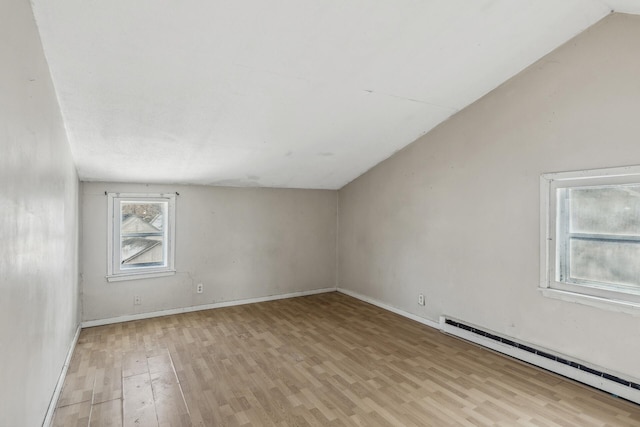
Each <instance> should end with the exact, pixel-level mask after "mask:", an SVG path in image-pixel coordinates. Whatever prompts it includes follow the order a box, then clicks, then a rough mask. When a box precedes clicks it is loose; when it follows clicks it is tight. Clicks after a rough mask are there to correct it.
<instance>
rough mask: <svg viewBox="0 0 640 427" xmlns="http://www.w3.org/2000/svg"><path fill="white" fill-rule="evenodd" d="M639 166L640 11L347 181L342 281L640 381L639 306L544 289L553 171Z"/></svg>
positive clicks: (429, 314) (604, 25)
mask: <svg viewBox="0 0 640 427" xmlns="http://www.w3.org/2000/svg"><path fill="white" fill-rule="evenodd" d="M469 73H473V70H469ZM631 164H640V16H631V15H619V14H615V15H611V16H609V17H607V18H605V19H604V20H603V21H601V22H600V23H598V24H596V25H595V26H594V27H592V28H591V29H590V30H588V31H586V32H585V33H583V34H581V35H580V36H578V37H577V38H575V39H574V40H571V41H570V42H568V43H567V44H566V45H564V46H563V47H561V48H559V49H558V50H556V51H554V52H553V53H551V54H549V55H548V56H546V57H544V58H543V59H541V60H540V61H538V62H537V63H535V64H534V65H532V66H531V67H529V68H528V69H527V70H525V71H524V72H522V73H521V74H519V75H518V76H516V77H515V78H513V79H512V80H510V81H508V82H507V83H505V84H504V85H502V86H501V87H499V88H498V89H496V90H494V91H493V92H491V93H490V94H488V95H487V96H485V97H484V98H482V99H481V100H479V101H478V102H476V103H475V104H473V105H471V106H470V107H468V108H466V109H465V110H463V111H462V112H460V113H459V114H457V115H455V116H454V117H452V118H451V119H449V120H448V121H447V122H445V123H443V124H442V125H440V126H439V127H437V128H436V129H435V130H433V131H432V132H430V133H429V134H427V135H425V136H424V137H422V138H421V139H419V140H418V141H416V142H415V143H413V144H412V145H410V146H409V147H408V148H406V149H405V150H403V151H401V152H400V153H398V154H397V155H395V156H394V157H392V158H390V159H388V160H386V161H384V162H383V163H381V164H379V165H378V166H376V167H375V168H374V169H372V170H370V171H369V172H368V173H366V174H365V175H363V176H361V177H359V178H358V179H356V180H355V181H353V182H352V183H350V184H349V185H347V186H345V187H344V188H343V189H341V190H340V192H339V243H338V253H339V257H338V258H339V267H338V287H339V288H344V289H347V290H351V291H353V292H357V293H359V294H361V295H364V296H366V297H368V298H372V299H375V300H378V301H380V302H383V303H385V304H388V305H391V306H393V307H396V308H399V309H401V310H405V311H407V312H410V313H412V314H415V315H418V316H422V317H424V318H427V319H431V320H434V321H437V320H438V317H439V316H440V315H442V314H446V315H449V316H453V317H456V318H459V319H463V320H466V321H468V322H471V323H474V324H477V325H480V326H483V327H485V328H488V329H490V330H493V331H496V332H499V333H502V334H506V335H509V336H513V337H516V338H518V339H520V340H523V341H526V342H530V343H534V344H536V345H539V346H542V347H546V348H548V349H551V350H554V351H556V352H559V353H562V354H565V355H568V356H571V357H574V358H577V359H581V360H583V361H587V362H591V363H594V364H596V365H599V366H601V367H606V368H607V369H608V370H610V371H613V372H618V373H620V374H623V375H624V376H628V377H633V378H635V379H636V380H637V379H639V378H640V365H638V355H639V354H640V340H638V339H637V338H638V337H639V336H640V317H639V316H640V313H638V316H632V315H628V314H620V313H615V312H612V311H605V310H602V309H598V308H594V307H589V306H585V305H579V304H575V303H569V302H563V301H559V300H553V299H549V298H545V297H543V296H541V294H540V293H539V291H538V290H537V288H538V283H539V177H540V174H542V173H545V172H556V171H570V170H581V169H589V168H601V167H614V166H623V165H631ZM420 292H423V293H424V294H425V296H426V302H427V303H426V306H425V307H421V306H419V305H418V304H417V296H418V293H420Z"/></svg>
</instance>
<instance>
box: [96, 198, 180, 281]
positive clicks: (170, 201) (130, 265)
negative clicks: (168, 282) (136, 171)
mask: <svg viewBox="0 0 640 427" xmlns="http://www.w3.org/2000/svg"><path fill="white" fill-rule="evenodd" d="M107 196H108V212H109V221H108V272H107V280H109V281H118V280H131V279H141V278H148V277H157V276H166V275H170V274H174V273H175V269H174V258H175V194H124V193H108V194H107Z"/></svg>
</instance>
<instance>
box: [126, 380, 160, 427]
mask: <svg viewBox="0 0 640 427" xmlns="http://www.w3.org/2000/svg"><path fill="white" fill-rule="evenodd" d="M128 372H129V371H128ZM122 395H123V405H122V406H123V417H122V418H123V426H125V427H129V426H135V427H139V426H149V427H154V426H158V418H157V415H156V407H155V402H154V399H153V390H152V389H151V378H150V377H149V373H148V372H145V373H142V374H138V375H131V376H128V377H126V378H124V379H123V380H122Z"/></svg>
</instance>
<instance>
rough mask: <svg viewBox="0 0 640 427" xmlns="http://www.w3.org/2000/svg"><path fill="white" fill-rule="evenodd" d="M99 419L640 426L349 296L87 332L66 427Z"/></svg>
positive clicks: (630, 407)
mask: <svg viewBox="0 0 640 427" xmlns="http://www.w3.org/2000/svg"><path fill="white" fill-rule="evenodd" d="M123 408H124V409H123ZM89 414H90V416H91V425H115V426H120V425H124V426H129V425H137V426H140V425H143V426H156V425H159V426H165V425H167V426H188V425H193V426H251V425H257V426H367V427H369V426H398V425H402V426H438V427H439V426H464V425H468V426H478V425H495V426H515V425H522V426H553V427H557V426H562V427H567V426H579V427H592V426H593V427H595V426H615V427H625V426H629V427H630V426H636V427H637V426H640V406H638V405H635V404H632V403H630V402H627V401H624V400H621V399H616V398H614V397H612V396H610V395H608V394H606V393H603V392H600V391H598V390H595V389H592V388H590V387H587V386H584V385H581V384H577V383H575V382H573V381H571V380H567V379H565V378H562V377H560V376H557V375H554V374H551V373H548V372H546V371H543V370H541V369H539V368H535V367H532V366H529V365H527V364H524V363H521V362H518V361H515V360H513V359H510V358H507V357H504V356H502V355H499V354H497V353H495V352H492V351H489V350H487V349H484V348H481V347H479V346H476V345H473V344H470V343H467V342H464V341H462V340H459V339H457V338H453V337H450V336H447V335H444V334H442V333H439V332H438V331H435V330H433V329H431V328H428V327H426V326H424V325H421V324H419V323H417V322H413V321H411V320H408V319H405V318H402V317H400V316H398V315H396V314H393V313H390V312H388V311H384V310H381V309H379V308H377V307H374V306H372V305H369V304H365V303H363V302H360V301H358V300H355V299H353V298H350V297H347V296H344V295H341V294H337V293H330V294H321V295H315V296H310V297H302V298H293V299H288V300H279V301H272V302H265V303H259V304H250V305H244V306H237V307H228V308H221V309H216V310H207V311H200V312H193V313H185V314H180V315H172V316H166V317H161V318H155V319H149V320H140V321H134V322H128V323H122V324H114V325H106V326H101V327H96V328H90V329H85V330H83V331H82V333H81V335H80V339H79V341H78V345H77V347H76V351H75V353H74V355H73V358H72V361H71V364H70V367H69V373H68V375H67V378H66V380H65V384H64V387H63V391H62V395H61V398H60V400H59V402H58V409H57V410H56V414H55V419H54V420H55V423H54V425H65V426H66V425H70V426H73V425H80V424H81V425H87V423H88V422H89V418H88V417H89Z"/></svg>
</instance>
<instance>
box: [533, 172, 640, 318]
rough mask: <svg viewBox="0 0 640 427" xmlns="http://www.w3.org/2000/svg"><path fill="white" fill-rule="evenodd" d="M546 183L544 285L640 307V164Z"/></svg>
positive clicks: (560, 176) (563, 176)
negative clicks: (639, 165) (638, 166)
mask: <svg viewBox="0 0 640 427" xmlns="http://www.w3.org/2000/svg"><path fill="white" fill-rule="evenodd" d="M541 182H542V191H541V195H542V202H543V219H544V221H543V230H542V231H543V237H544V240H543V245H542V246H543V251H544V252H543V256H544V258H543V261H544V262H543V264H544V267H543V270H542V272H541V273H542V283H541V286H542V288H543V289H550V290H556V291H560V292H565V293H571V294H577V295H582V296H587V297H590V298H592V299H594V300H601V301H605V302H608V303H618V304H624V305H626V306H627V307H631V306H638V308H640V168H636V167H627V168H615V169H602V170H593V171H581V172H567V173H556V174H546V175H543V176H542V181H541Z"/></svg>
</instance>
